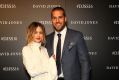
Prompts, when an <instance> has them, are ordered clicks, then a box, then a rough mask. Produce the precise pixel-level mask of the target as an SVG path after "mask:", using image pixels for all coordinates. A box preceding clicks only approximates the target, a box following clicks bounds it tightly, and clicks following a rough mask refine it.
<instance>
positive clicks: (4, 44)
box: [0, 0, 119, 80]
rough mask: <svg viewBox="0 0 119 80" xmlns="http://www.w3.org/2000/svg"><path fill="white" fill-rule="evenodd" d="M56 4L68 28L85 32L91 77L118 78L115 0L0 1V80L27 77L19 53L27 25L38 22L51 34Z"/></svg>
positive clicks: (118, 4)
mask: <svg viewBox="0 0 119 80" xmlns="http://www.w3.org/2000/svg"><path fill="white" fill-rule="evenodd" d="M57 6H61V7H63V8H64V9H65V10H66V14H67V17H68V27H69V28H72V29H74V30H78V31H81V32H82V33H83V34H84V39H85V41H86V43H87V46H88V49H89V55H90V58H91V65H92V71H91V80H119V1H118V0H0V80H28V78H29V76H28V75H27V73H26V71H25V69H24V66H23V64H22V55H21V51H22V47H23V46H24V45H25V44H26V38H25V37H26V28H27V26H28V25H29V24H30V23H31V22H33V21H37V22H40V23H42V24H44V25H45V28H46V33H47V34H49V33H51V32H52V31H53V29H52V23H51V19H50V11H51V9H52V8H54V7H57Z"/></svg>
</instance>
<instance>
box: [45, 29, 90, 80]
mask: <svg viewBox="0 0 119 80" xmlns="http://www.w3.org/2000/svg"><path fill="white" fill-rule="evenodd" d="M54 34H55V33H54V32H53V33H51V34H49V35H48V36H47V37H46V48H47V51H48V53H49V56H52V54H53V40H54ZM61 64H62V69H63V74H64V79H65V80H89V75H90V69H91V66H90V60H89V55H88V50H87V47H86V44H85V41H84V39H83V35H82V33H81V32H79V31H74V30H71V29H69V28H67V32H66V37H65V41H64V46H63V51H62V59H61Z"/></svg>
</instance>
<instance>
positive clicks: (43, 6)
mask: <svg viewBox="0 0 119 80" xmlns="http://www.w3.org/2000/svg"><path fill="white" fill-rule="evenodd" d="M54 7H61V5H45V4H44V5H41V4H33V8H54Z"/></svg>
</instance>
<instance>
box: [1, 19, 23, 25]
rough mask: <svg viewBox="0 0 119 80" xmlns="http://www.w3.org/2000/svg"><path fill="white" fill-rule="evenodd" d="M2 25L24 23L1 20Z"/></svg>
mask: <svg viewBox="0 0 119 80" xmlns="http://www.w3.org/2000/svg"><path fill="white" fill-rule="evenodd" d="M0 24H22V21H10V20H9V21H8V20H0Z"/></svg>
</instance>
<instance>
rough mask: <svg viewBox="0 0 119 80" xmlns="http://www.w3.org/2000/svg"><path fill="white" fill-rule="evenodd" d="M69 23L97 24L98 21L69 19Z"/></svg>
mask: <svg viewBox="0 0 119 80" xmlns="http://www.w3.org/2000/svg"><path fill="white" fill-rule="evenodd" d="M71 24H98V21H91V20H89V21H83V20H82V21H71Z"/></svg>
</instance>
